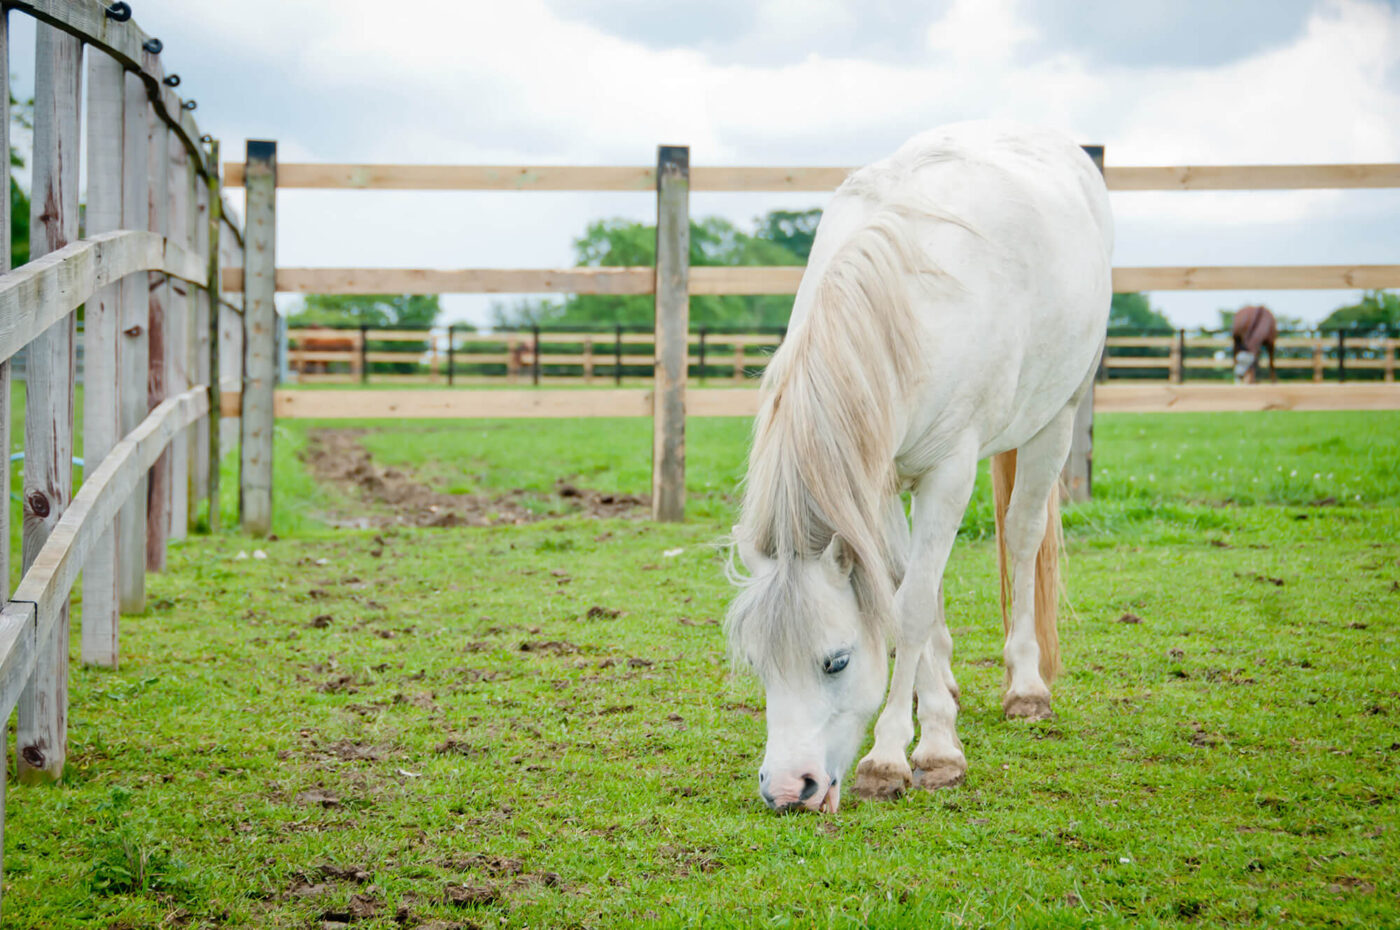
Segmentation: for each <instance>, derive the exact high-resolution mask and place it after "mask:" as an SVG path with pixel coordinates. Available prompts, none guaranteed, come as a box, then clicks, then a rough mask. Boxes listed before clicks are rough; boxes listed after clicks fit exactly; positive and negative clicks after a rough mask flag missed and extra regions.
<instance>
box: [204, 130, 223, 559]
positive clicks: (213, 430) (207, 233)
mask: <svg viewBox="0 0 1400 930" xmlns="http://www.w3.org/2000/svg"><path fill="white" fill-rule="evenodd" d="M209 158H210V160H211V161H212V162H213V163H214V164H216V165H217V164H218V163H219V142H218V140H217V139H215V140H213V141H212V142H210V143H209ZM203 202H204V209H205V211H206V212H205V220H206V224H205V227H204V234H203V237H202V239H201V244H202V245H203V246H204V250H205V252H206V253H207V254H208V256H209V259H208V262H209V263H208V266H207V269H208V270H207V277H208V280H209V286H208V288H207V293H206V294H205V295H204V316H205V325H206V326H207V327H208V332H207V335H206V336H205V338H206V340H207V342H208V347H207V351H206V353H205V359H204V377H203V378H202V380H203V382H204V383H205V384H206V385H208V386H209V415H208V417H207V418H206V419H205V421H204V432H205V443H206V447H205V450H204V462H205V469H206V477H205V479H204V482H205V498H206V500H207V501H208V506H207V508H206V509H207V510H208V513H209V531H210V532H211V533H217V532H218V531H219V530H220V528H221V526H222V520H221V519H220V515H219V483H220V481H219V472H220V468H219V465H220V462H221V459H222V449H223V444H222V441H221V439H220V435H219V434H220V429H219V428H220V422H219V421H220V414H219V396H218V392H219V389H220V388H219V385H220V384H221V379H222V369H221V367H220V364H219V362H220V356H219V353H220V352H221V347H220V344H219V335H220V332H221V327H220V316H221V314H222V312H223V308H222V307H221V306H220V303H219V301H220V296H221V294H220V291H219V235H220V231H221V229H222V226H223V189H222V188H221V187H220V185H219V177H218V175H217V174H214V175H210V176H209V177H208V178H206V179H205V189H204V201H203Z"/></svg>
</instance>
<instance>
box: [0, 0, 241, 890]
mask: <svg viewBox="0 0 1400 930" xmlns="http://www.w3.org/2000/svg"><path fill="white" fill-rule="evenodd" d="M0 8H3V14H4V15H3V16H0V108H3V112H0V127H3V128H0V149H5V150H8V147H9V138H8V131H9V109H8V99H9V87H8V78H9V14H10V13H12V12H21V13H25V14H28V15H30V16H32V17H33V18H34V19H36V20H37V21H38V25H37V26H36V37H37V38H36V49H35V59H34V60H35V75H34V101H35V103H34V155H33V191H32V193H31V201H32V204H33V212H32V214H31V217H30V229H31V243H30V252H31V255H32V257H33V260H32V261H30V262H29V263H27V264H26V265H24V266H23V267H21V268H18V269H15V270H10V269H9V268H8V266H7V264H0V446H3V447H4V448H5V449H6V450H7V451H8V447H9V434H10V423H11V416H12V412H11V408H10V367H11V361H12V359H13V358H14V356H15V355H16V353H18V352H19V351H20V350H25V352H26V356H27V365H26V371H27V382H28V383H27V385H26V392H25V394H26V410H25V443H24V445H25V466H24V494H23V507H24V547H23V553H22V555H23V568H24V572H23V575H22V577H21V580H20V582H19V586H18V588H17V589H16V590H15V591H14V593H13V595H10V596H7V598H6V603H5V605H4V607H3V610H0V708H3V711H4V718H0V719H8V718H9V715H10V713H12V712H14V711H16V710H17V711H18V717H19V723H18V727H17V731H16V732H17V746H16V755H17V771H18V773H19V777H20V779H21V781H26V782H29V781H46V780H51V779H53V778H56V777H58V776H59V775H60V774H61V773H62V771H63V765H64V761H65V757H66V753H67V747H66V742H67V720H66V716H67V704H68V652H69V630H68V625H69V621H68V601H69V595H70V592H71V591H72V588H73V585H74V584H75V582H76V581H77V579H78V577H79V574H80V573H81V575H82V577H83V614H82V627H83V629H82V640H81V641H82V649H81V652H82V660H83V661H84V662H85V663H89V664H94V665H105V666H115V665H116V664H117V663H118V661H119V652H120V650H119V635H118V634H119V631H118V618H119V615H120V613H122V612H129V611H133V610H140V609H141V608H142V607H143V606H144V573H145V571H146V570H147V568H148V567H149V566H148V563H149V564H150V565H154V566H156V567H159V565H161V564H163V557H164V550H165V542H166V539H167V538H171V537H178V536H179V535H181V534H183V533H184V532H186V530H187V527H188V526H189V523H190V521H189V517H190V516H191V515H193V514H194V513H195V512H196V509H197V504H198V503H199V502H200V501H205V500H207V503H206V504H204V506H205V507H207V510H208V513H209V515H210V519H211V520H214V519H217V513H218V503H217V500H216V499H214V498H213V497H211V496H210V495H213V494H215V493H216V492H217V471H218V467H219V456H220V448H219V440H218V437H219V433H220V430H219V429H217V428H215V427H214V425H213V424H211V423H210V422H209V417H210V416H211V415H213V416H217V415H218V407H217V406H216V405H214V403H213V402H214V401H215V400H216V392H218V390H219V387H220V385H219V384H218V383H216V382H215V380H214V379H215V377H216V375H217V373H218V372H219V370H220V366H219V358H218V355H219V354H220V353H221V351H222V346H223V340H221V339H220V338H219V335H220V333H219V332H218V331H217V327H218V325H219V322H221V320H220V318H221V317H222V315H223V311H224V307H225V302H224V301H221V300H220V297H219V291H218V283H219V280H220V277H221V260H222V258H223V256H224V255H228V256H229V257H230V259H231V261H232V263H233V264H236V265H242V264H243V262H242V261H241V255H242V251H243V249H242V233H241V231H239V230H238V228H237V224H236V223H235V222H233V221H232V220H231V219H228V220H226V219H225V218H224V217H223V216H220V214H222V212H223V211H222V207H223V204H224V201H223V191H222V186H221V184H220V180H219V177H218V173H217V172H218V157H217V147H216V146H215V147H212V148H210V149H206V147H205V142H206V141H207V139H206V138H205V137H202V136H201V135H200V132H199V128H198V126H197V125H196V123H195V121H194V118H193V116H192V114H191V110H192V109H193V103H192V102H186V101H182V100H181V99H180V98H179V97H178V96H177V95H176V94H175V93H174V91H173V89H172V84H173V82H170V83H167V82H166V80H165V73H164V69H163V67H162V65H161V57H160V55H161V51H162V49H161V46H160V43H159V42H158V41H157V40H155V39H152V38H151V37H150V36H148V35H146V34H145V33H144V32H142V31H141V30H140V29H139V28H138V27H137V25H136V24H135V23H134V22H131V21H130V9H129V7H128V6H127V5H126V4H108V3H103V2H98V0H0ZM85 58H86V62H85ZM85 64H86V86H87V99H86V102H84V100H83V99H82V87H83V86H84V81H83V72H84V66H85ZM84 112H86V115H87V120H86V124H85V126H84V124H83V123H82V122H80V114H82V113H84ZM84 129H86V137H87V138H86V140H85V141H84V140H83V139H82V136H83V135H84ZM84 150H85V151H86V155H87V212H86V238H82V239H80V238H78V167H79V166H78V160H77V159H78V153H79V152H80V151H84ZM9 210H10V200H9V199H8V198H3V199H0V229H3V230H4V241H3V243H0V263H7V262H8V259H9V254H10V248H9V231H10V221H11V217H10V214H9ZM211 237H212V238H213V239H214V241H212V242H211V241H209V240H210V239H211ZM225 246H226V247H225ZM79 306H85V307H86V318H85V326H84V329H83V337H82V338H83V355H84V366H85V373H84V376H85V390H84V392H83V395H84V405H85V408H84V433H83V436H82V445H83V453H84V461H85V468H84V476H85V479H84V480H83V482H82V484H81V486H80V488H79V489H78V492H77V494H76V495H74V494H73V493H72V473H73V468H72V457H73V456H72V453H73V451H74V448H75V435H74V402H75V394H76V384H77V377H76V367H75V362H76V356H77V348H78V346H77V335H76V332H77V331H76V312H75V311H76V310H77V308H78V307H79ZM215 307H218V308H219V313H217V314H216V313H214V311H213V308H215ZM230 312H233V311H230ZM216 321H219V322H216ZM239 328H240V329H241V327H239ZM225 364H228V362H227V358H226V360H225ZM217 399H219V400H221V398H217ZM161 460H169V461H171V462H174V463H175V467H176V472H175V474H176V475H179V476H182V477H181V480H179V481H171V480H168V476H167V479H166V480H164V481H151V480H150V479H149V476H150V475H152V474H160V473H159V472H152V468H153V466H155V465H156V464H157V462H159V461H161ZM8 469H9V462H8V456H7V455H6V456H0V486H6V487H8V485H9V478H10V476H9V470H8ZM8 517H9V509H8V508H0V567H3V568H4V569H5V575H6V577H7V578H8V575H9V569H8V566H9V562H10V552H9V547H8V541H9V535H10V534H9V527H8ZM7 584H8V582H7ZM7 594H8V588H7ZM5 770H6V767H5V766H0V835H3V825H4V806H3V799H4V793H3V787H4V785H3V778H4V772H5ZM0 889H3V881H0Z"/></svg>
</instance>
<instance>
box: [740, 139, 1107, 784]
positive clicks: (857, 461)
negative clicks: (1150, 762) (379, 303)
mask: <svg viewBox="0 0 1400 930" xmlns="http://www.w3.org/2000/svg"><path fill="white" fill-rule="evenodd" d="M1112 238H1113V232H1112V219H1111V215H1110V212H1109V206H1108V196H1107V191H1106V189H1105V187H1104V184H1103V180H1102V178H1101V176H1100V174H1099V172H1098V170H1097V169H1096V168H1095V167H1094V164H1093V163H1092V162H1091V161H1090V159H1089V158H1088V156H1086V155H1085V154H1084V152H1083V151H1082V150H1081V149H1080V147H1079V146H1078V145H1076V144H1075V143H1074V142H1073V141H1072V140H1070V139H1068V138H1065V137H1064V136H1062V135H1059V134H1058V133H1054V132H1050V131H1046V130H1040V129H1033V128H1028V127H1024V126H1017V125H1012V124H1005V123H987V122H977V123H962V124H956V125H952V126H947V127H943V128H941V129H936V130H933V131H930V132H927V133H924V134H921V135H919V136H916V137H915V138H914V139H912V140H910V141H909V142H908V143H906V144H905V145H904V146H903V147H902V148H900V149H899V151H897V152H896V153H895V154H894V155H892V156H891V157H890V158H887V159H885V160H883V161H880V162H877V163H875V164H873V165H870V166H868V167H866V168H864V169H862V170H860V171H858V172H856V173H855V174H853V175H852V176H851V177H850V179H849V180H847V182H846V183H845V184H844V185H842V187H841V188H840V189H839V190H838V191H837V192H836V194H835V196H834V198H833V199H832V202H831V204H830V205H829V207H828V208H827V209H826V211H825V213H824V215H823V218H822V222H821V225H820V227H819V229H818V232H817V237H816V241H815V243H814V245H813V249H812V254H811V257H810V261H809V263H808V267H807V271H806V273H805V274H804V276H803V280H802V284H801V286H800V288H799V289H798V293H797V298H796V303H795V305H794V309H793V315H792V320H791V323H790V327H789V334H788V338H787V339H786V340H785V341H784V344H783V346H782V347H781V348H780V349H779V350H778V352H777V353H776V354H775V356H774V358H773V360H772V363H771V364H770V366H769V369H768V372H767V373H766V374H765V377H764V381H763V392H764V401H763V406H762V410H761V412H760V414H759V418H758V420H757V421H756V424H755V436H754V448H753V451H752V453H751V456H750V463H749V475H748V479H747V482H746V488H745V498H744V509H743V515H742V517H741V520H740V523H739V525H738V526H737V527H735V536H736V539H737V541H738V543H739V551H740V555H741V557H742V558H743V560H744V563H745V565H746V567H747V568H748V570H749V575H748V577H747V578H739V579H737V580H738V582H739V585H740V591H739V593H738V595H737V596H736V598H735V601H734V603H733V604H732V605H731V609H730V615H729V630H730V636H731V640H732V643H733V646H734V648H735V651H736V653H737V654H738V655H739V657H740V658H744V659H747V660H748V661H750V662H751V663H752V664H753V665H754V666H755V668H756V669H757V670H758V672H759V674H760V676H761V678H762V679H763V682H764V685H765V688H766V690H767V697H768V745H767V751H766V753H765V757H764V763H763V768H762V770H761V772H760V790H761V793H762V795H763V796H764V798H765V799H766V800H768V802H769V803H770V805H772V806H774V807H775V808H779V809H781V808H785V807H791V806H805V807H809V808H813V809H817V808H818V807H820V808H821V809H824V810H832V811H834V810H835V809H836V807H837V804H838V803H839V784H840V779H841V778H842V777H843V775H844V774H845V771H846V769H847V768H848V767H849V765H850V763H851V760H852V759H853V758H854V755H855V752H856V750H857V749H858V748H859V745H860V742H861V740H862V738H863V735H864V727H865V722H866V721H867V720H868V719H869V717H870V715H871V714H873V713H874V711H875V709H876V708H877V707H878V706H879V699H880V695H881V694H882V692H883V689H884V685H885V681H886V670H887V660H886V654H885V648H886V647H885V641H886V637H889V638H892V639H893V641H894V643H895V647H896V657H895V663H894V670H893V672H892V674H891V677H890V687H889V697H888V700H887V702H886V706H885V710H884V712H883V713H882V714H881V715H880V719H879V721H878V723H877V724H876V727H875V744H874V747H873V748H872V749H871V751H870V753H869V754H868V755H867V756H866V758H865V759H864V760H862V762H861V765H860V767H859V769H858V777H859V781H858V785H857V788H858V790H862V791H864V792H868V793H872V794H882V793H892V792H893V791H895V790H898V788H901V787H902V786H903V785H904V784H907V783H909V782H910V780H911V778H912V772H911V770H910V766H909V763H908V762H907V761H906V759H905V755H904V753H905V749H906V748H907V746H908V744H909V742H910V740H911V739H912V738H913V732H914V731H913V723H912V720H911V715H912V703H913V695H914V693H915V691H917V693H918V695H919V722H920V726H921V729H922V734H921V738H920V741H919V744H918V746H917V747H916V748H915V750H914V754H913V762H914V766H915V768H917V769H919V770H920V771H921V773H922V775H921V778H922V780H923V782H924V783H925V784H928V785H929V786H933V785H936V784H946V783H950V782H952V781H956V780H957V779H959V778H961V776H962V773H963V771H965V769H966V761H965V759H964V757H963V753H962V746H961V743H960V742H959V740H958V737H957V734H956V731H955V729H954V721H955V718H956V714H957V696H958V692H957V684H956V682H955V681H954V679H953V675H952V671H951V666H950V658H951V650H952V642H951V639H950V637H949V635H948V631H947V627H946V625H945V623H944V620H943V607H942V588H941V580H942V575H943V568H944V565H945V563H946V561H947V558H948V554H949V551H950V550H951V548H952V544H953V539H954V536H955V535H956V532H957V528H958V524H959V523H960V522H961V519H962V515H963V511H964V509H965V507H966V505H967V501H968V498H969V496H970V495H971V492H972V486H973V480H974V477H975V474H976V466H977V462H978V461H979V460H980V459H983V458H986V457H988V456H991V455H993V454H996V453H1000V452H1004V451H1008V450H1012V449H1016V450H1019V451H1018V459H1017V470H1016V484H1015V487H1014V490H1013V492H1012V495H1011V500H1010V506H1009V509H1008V512H1007V517H1006V533H1005V535H1006V539H1007V544H1008V557H1009V559H1010V565H1011V567H1012V607H1011V619H1010V628H1009V632H1008V636H1007V640H1006V648H1005V651H1004V658H1005V661H1006V664H1007V669H1008V682H1009V684H1008V690H1007V695H1006V698H1005V702H1004V706H1005V707H1007V708H1008V709H1009V708H1011V707H1012V706H1013V704H1014V703H1015V702H1016V701H1034V702H1042V703H1043V704H1044V706H1045V707H1046V708H1047V709H1048V700H1049V690H1048V688H1047V687H1046V684H1045V682H1044V681H1043V680H1042V678H1041V675H1040V672H1039V669H1038V667H1037V665H1038V658H1039V651H1038V646H1037V643H1036V639H1035V635H1034V629H1033V616H1032V613H1031V612H1032V610H1033V608H1032V601H1033V597H1032V594H1031V585H1032V584H1033V581H1034V578H1033V575H1034V560H1035V552H1036V549H1037V548H1038V547H1039V545H1040V542H1041V539H1042V538H1043V537H1044V535H1045V532H1046V521H1045V514H1046V506H1047V501H1048V500H1049V497H1050V495H1051V494H1052V493H1054V489H1055V483H1056V481H1057V480H1058V475H1059V472H1060V469H1061V467H1062V466H1063V464H1064V461H1065V458H1066V456H1067V454H1068V450H1069V443H1070V429H1071V425H1072V422H1073V413H1074V409H1075V407H1076V405H1077V403H1078V401H1079V399H1080V397H1081V396H1082V394H1083V392H1084V390H1085V389H1086V388H1087V385H1088V383H1089V381H1090V380H1091V378H1092V376H1093V372H1094V368H1095V366H1096V364H1097V359H1098V355H1099V352H1100V351H1101V349H1102V344H1103V336H1104V332H1105V326H1106V322H1107V315H1108V308H1109V297H1110V291H1111V287H1110V267H1111V253H1112ZM901 488H902V489H908V490H910V491H912V493H913V501H914V503H913V510H912V523H913V525H912V532H911V529H910V525H909V523H908V522H907V521H906V519H905V516H904V512H903V508H902V505H901V504H900V503H899V498H898V496H897V493H898V491H899V490H900V489H901ZM906 561H907V565H908V568H907V571H906V569H905V564H906ZM896 585H897V589H896V587H895V586H896ZM842 657H845V658H846V659H847V664H846V666H845V668H844V670H842V671H838V672H834V673H831V672H827V671H824V669H823V666H824V665H826V666H828V667H830V665H831V663H832V660H833V659H837V660H839V659H841V658H842ZM837 664H839V661H838V663H837Z"/></svg>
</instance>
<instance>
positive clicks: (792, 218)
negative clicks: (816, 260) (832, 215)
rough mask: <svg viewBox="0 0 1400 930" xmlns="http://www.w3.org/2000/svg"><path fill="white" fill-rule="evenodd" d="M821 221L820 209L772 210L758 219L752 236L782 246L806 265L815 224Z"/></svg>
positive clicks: (814, 235) (815, 228) (814, 233)
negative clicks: (798, 210)
mask: <svg viewBox="0 0 1400 930" xmlns="http://www.w3.org/2000/svg"><path fill="white" fill-rule="evenodd" d="M821 219H822V211H821V208H820V207H814V208H813V209H811V210H802V211H800V212H793V211H791V210H772V211H770V212H768V213H766V214H764V215H763V216H761V217H759V219H758V228H757V230H755V232H754V235H755V236H756V237H758V238H759V239H766V240H768V241H769V242H773V243H776V244H778V245H780V246H782V247H783V248H785V249H787V250H788V251H789V252H791V253H792V254H793V255H796V256H798V257H800V258H801V259H802V263H803V264H806V262H807V259H808V258H809V257H810V256H811V254H812V242H813V240H815V239H816V237H817V224H818V223H820V222H821Z"/></svg>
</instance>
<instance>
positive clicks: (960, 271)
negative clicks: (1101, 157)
mask: <svg viewBox="0 0 1400 930" xmlns="http://www.w3.org/2000/svg"><path fill="white" fill-rule="evenodd" d="M891 209H893V210H897V211H899V212H900V213H901V215H903V216H906V217H907V218H908V222H907V229H908V231H909V233H908V234H909V235H910V236H911V237H913V238H914V239H915V240H916V241H917V245H918V250H917V251H918V253H919V254H920V255H921V257H922V258H923V259H924V260H925V261H926V263H927V269H926V271H928V272H933V273H932V274H927V273H925V274H921V275H919V276H918V279H917V280H915V279H912V278H911V281H910V287H911V288H912V289H913V290H914V292H915V294H916V296H915V300H916V302H917V303H919V305H920V313H919V317H918V318H919V321H920V326H921V329H922V332H921V333H919V334H917V335H918V337H919V338H920V342H921V346H922V350H923V352H924V354H925V356H926V358H927V363H926V369H927V377H926V378H925V379H924V380H923V383H922V387H921V389H920V396H919V397H916V398H910V401H911V410H910V417H909V420H910V422H909V432H910V435H909V436H908V437H907V438H906V443H905V450H906V451H907V452H910V453H912V454H913V457H914V458H915V459H921V458H923V457H924V456H922V455H920V454H918V450H919V448H921V447H926V446H928V444H929V442H930V441H931V440H932V439H933V436H934V434H938V435H940V436H941V435H946V434H948V433H950V432H953V431H957V430H971V431H973V432H975V433H976V434H977V439H978V443H979V448H980V449H981V451H982V453H983V454H984V455H990V454H993V453H995V452H999V451H1004V450H1005V449H1010V448H1016V447H1017V446H1018V445H1019V444H1020V443H1021V442H1024V441H1025V440H1026V439H1028V438H1029V437H1030V436H1032V435H1034V434H1035V433H1036V432H1038V431H1039V429H1040V428H1041V427H1042V426H1043V425H1044V424H1045V423H1046V422H1048V421H1049V419H1050V418H1051V417H1053V416H1054V415H1055V413H1056V412H1057V411H1058V410H1060V409H1061V408H1063V406H1064V405H1065V404H1066V403H1068V402H1069V400H1070V399H1071V397H1072V395H1073V394H1074V392H1075V391H1077V390H1079V388H1080V387H1081V385H1082V384H1083V382H1084V380H1085V378H1086V376H1087V375H1088V373H1089V372H1090V370H1091V369H1092V367H1093V365H1094V362H1095V360H1096V359H1097V356H1098V352H1099V349H1100V347H1101V344H1102V340H1103V335H1104V332H1105V327H1106V325H1107V319H1108V305H1109V298H1110V296H1111V291H1112V287H1111V282H1110V278H1111V256H1112V245H1113V222H1112V214H1111V212H1110V209H1109V204H1108V193H1107V189H1106V187H1105V186H1104V182H1103V178H1102V175H1101V174H1100V172H1099V171H1098V169H1097V168H1096V167H1095V165H1094V163H1093V161H1092V160H1090V158H1089V157H1088V155H1086V154H1085V152H1084V151H1083V149H1082V148H1081V147H1080V146H1079V145H1077V144H1076V143H1075V142H1074V141H1073V140H1071V139H1069V138H1068V137H1066V136H1064V135H1062V134H1060V133H1057V132H1054V131H1051V130H1045V129H1039V128H1034V127H1026V126H1021V125H1017V124H1011V123H1002V122H976V123H959V124H954V125H951V126H945V127H941V128H939V129H934V130H930V131H928V132H925V133H921V134H920V135H918V136H915V137H914V138H913V139H911V140H910V141H909V142H907V143H905V145H903V146H902V147H901V148H900V149H899V150H898V151H896V152H895V153H894V154H893V155H891V156H890V157H889V158H886V159H884V160H882V161H880V162H876V163H874V164H872V165H870V166H868V167H866V168H863V169H861V170H860V171H858V172H856V173H855V174H853V175H852V177H851V178H850V179H849V180H848V182H847V183H846V184H845V185H843V187H842V188H841V190H840V191H838V194H837V196H836V197H835V198H834V200H833V203H832V206H831V209H830V211H829V212H830V213H831V216H830V218H829V219H830V222H828V218H824V219H823V222H822V228H821V229H820V230H819V232H818V237H817V242H816V243H815V244H814V248H813V254H812V258H813V263H812V266H809V267H810V268H812V269H813V270H815V271H816V274H811V273H810V272H809V275H808V277H810V278H812V279H813V286H814V284H815V281H816V280H817V279H818V278H819V275H820V268H821V265H822V264H824V263H825V262H826V261H828V260H829V259H830V257H831V256H832V255H833V254H835V252H836V251H837V250H838V249H839V248H840V246H841V244H842V242H843V241H844V240H845V239H846V238H847V237H849V235H851V233H852V232H853V231H854V230H856V229H859V228H860V227H861V225H862V224H863V223H864V222H868V221H869V219H870V218H871V217H872V216H874V215H875V214H876V213H879V212H880V211H882V210H891ZM824 234H825V235H824ZM804 283H806V282H805V281H804ZM801 304H802V295H799V303H798V308H797V310H798V311H799V312H798V313H795V318H796V319H797V320H799V321H800V311H801V310H802V306H801ZM939 445H941V443H939ZM913 464H914V465H915V468H916V470H917V467H918V463H917V462H915V463H913Z"/></svg>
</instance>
